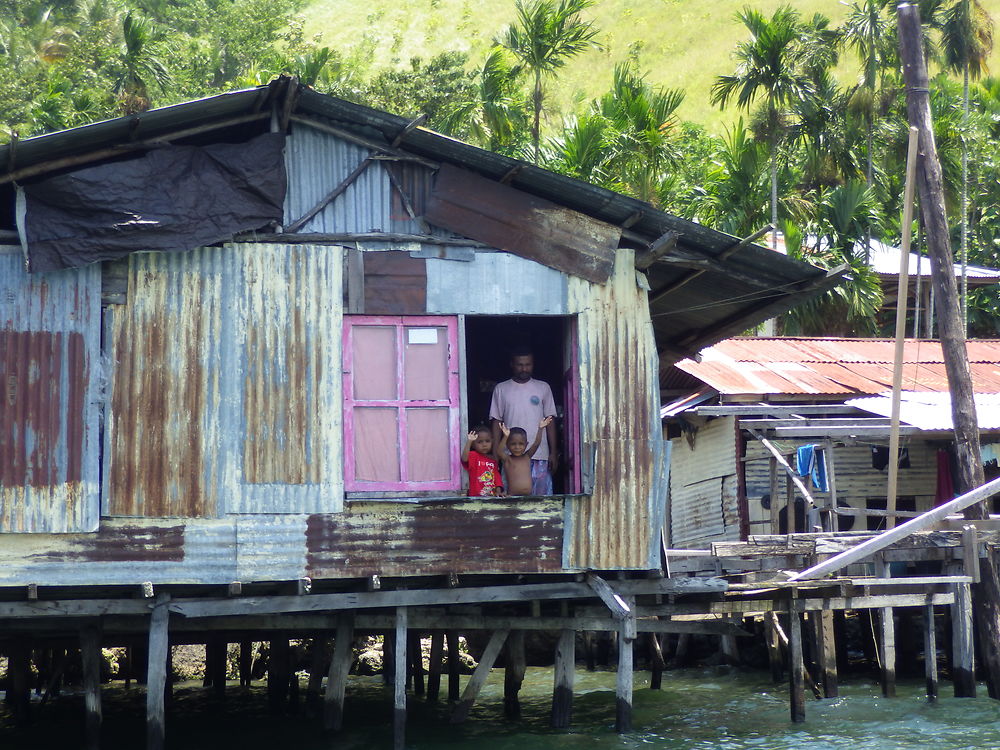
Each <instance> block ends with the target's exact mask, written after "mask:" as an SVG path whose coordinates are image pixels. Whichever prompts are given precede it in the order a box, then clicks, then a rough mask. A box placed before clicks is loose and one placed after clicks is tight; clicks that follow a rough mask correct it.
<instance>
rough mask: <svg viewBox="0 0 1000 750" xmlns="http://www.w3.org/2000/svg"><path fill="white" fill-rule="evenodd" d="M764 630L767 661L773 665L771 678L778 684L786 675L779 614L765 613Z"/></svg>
mask: <svg viewBox="0 0 1000 750" xmlns="http://www.w3.org/2000/svg"><path fill="white" fill-rule="evenodd" d="M764 631H765V635H766V637H767V661H768V664H769V665H770V667H771V679H772V680H773V681H774V683H775V684H777V683H779V682H781V681H782V679H783V678H784V676H785V660H784V659H783V658H782V656H781V636H779V635H778V616H777V615H776V614H775V613H774V612H768V613H766V614H765V615H764Z"/></svg>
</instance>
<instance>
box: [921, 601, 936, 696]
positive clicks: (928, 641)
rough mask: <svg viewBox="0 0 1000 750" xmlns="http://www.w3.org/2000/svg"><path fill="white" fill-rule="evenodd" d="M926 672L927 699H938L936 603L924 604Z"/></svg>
mask: <svg viewBox="0 0 1000 750" xmlns="http://www.w3.org/2000/svg"><path fill="white" fill-rule="evenodd" d="M924 674H925V676H926V679H927V701H928V702H929V703H936V702H937V699H938V668H937V632H936V631H935V630H934V605H933V604H926V605H924Z"/></svg>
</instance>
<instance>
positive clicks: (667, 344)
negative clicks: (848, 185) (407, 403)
mask: <svg viewBox="0 0 1000 750" xmlns="http://www.w3.org/2000/svg"><path fill="white" fill-rule="evenodd" d="M288 96H292V97H294V98H295V101H294V102H293V107H292V109H291V114H292V116H293V117H294V118H295V119H294V122H293V123H292V138H291V143H290V146H289V149H290V150H289V153H290V159H291V162H290V166H293V168H295V169H297V168H302V169H304V170H307V171H310V172H312V174H310V175H305V174H303V175H298V174H292V175H290V183H289V184H290V200H291V203H290V204H289V207H288V213H289V214H290V215H291V214H295V213H296V209H298V208H301V207H302V205H304V204H305V203H307V202H308V200H309V197H311V196H314V195H315V194H316V190H317V189H319V188H320V187H321V186H320V185H319V183H318V182H317V180H318V178H317V175H318V174H321V173H325V178H324V179H325V180H326V181H325V182H324V184H323V186H322V187H325V189H326V191H330V190H332V189H333V188H334V187H335V184H331V182H330V180H331V179H335V175H334V173H333V172H332V171H329V170H330V169H331V167H330V166H329V165H327V164H325V162H324V161H323V160H322V159H313V157H319V156H320V154H319V152H320V151H322V150H324V149H326V148H331V149H334V150H337V149H338V148H339V149H340V150H341V151H343V150H344V149H346V146H343V145H341V146H339V147H338V146H336V145H330V146H321V145H318V144H311V145H310V144H308V143H305V141H306V140H308V139H310V138H311V137H315V135H316V134H315V133H313V134H312V136H310V135H304V136H303V138H302V139H299V140H298V141H297V140H296V139H297V136H298V135H300V134H301V132H302V131H303V130H309V128H308V127H303V125H302V123H303V118H307V119H309V120H310V121H314V122H318V123H320V125H322V126H324V127H326V128H328V129H332V130H335V131H337V132H341V133H343V134H345V137H344V140H351V139H353V140H355V141H358V142H359V143H360V142H364V143H367V144H374V146H375V147H377V148H389V149H392V148H393V146H395V150H396V151H397V152H400V153H403V154H404V156H406V157H407V158H409V157H418V158H424V159H430V160H433V162H436V163H450V164H453V165H457V166H461V167H463V168H465V169H469V170H472V171H475V172H478V173H479V174H480V175H483V176H485V177H487V178H489V179H492V180H497V181H501V180H503V181H505V182H506V183H507V184H509V185H511V186H512V187H515V188H517V189H518V190H521V191H523V192H525V193H527V194H530V195H534V196H538V197H541V198H545V199H546V200H549V201H552V202H554V203H556V204H559V205H560V206H564V207H566V208H569V209H572V210H573V211H578V212H580V213H582V214H585V215H587V216H591V217H593V218H596V219H599V220H600V221H603V222H606V223H609V224H613V225H616V226H619V227H621V226H623V225H627V226H628V232H627V233H626V234H628V236H629V237H630V238H631V239H629V240H628V242H630V243H632V244H633V245H635V246H637V247H640V248H641V247H643V246H644V245H645V244H647V243H651V242H653V241H654V240H655V239H656V238H658V237H660V236H661V235H663V234H664V233H666V232H667V231H676V232H679V233H680V235H681V238H680V241H679V244H678V253H675V254H671V255H670V256H668V257H667V258H664V259H661V260H660V261H659V262H657V263H655V264H654V265H653V266H652V267H651V268H650V269H649V270H648V272H647V276H648V278H649V285H650V288H651V290H652V291H651V296H650V309H651V311H652V313H653V325H654V331H655V335H656V340H657V343H658V345H659V347H660V349H661V351H665V352H667V353H668V357H669V358H670V360H671V361H673V359H675V358H678V357H679V356H683V354H684V353H690V352H694V351H697V350H698V349H699V348H701V347H703V346H705V345H707V344H710V343H713V342H715V341H717V340H719V339H720V338H723V337H725V336H729V335H733V334H736V333H738V332H740V331H743V330H746V329H747V328H749V327H751V326H753V325H756V324H757V323H760V322H762V321H764V320H767V319H768V318H770V317H773V316H774V315H775V314H778V313H780V312H783V311H785V310H787V309H788V308H790V307H792V306H794V305H795V304H798V303H800V302H802V301H805V300H806V299H808V298H809V297H810V296H812V295H814V294H817V293H819V292H820V291H822V290H824V289H826V288H829V287H831V286H834V285H836V284H837V283H839V280H840V272H838V273H833V274H831V273H828V272H826V271H824V270H822V269H819V268H815V267H813V266H808V265H806V264H804V263H801V262H798V261H795V260H792V259H791V258H786V257H784V256H781V255H779V254H776V253H774V252H772V251H770V250H767V249H766V248H763V247H760V246H758V245H753V244H747V245H742V244H740V243H739V240H738V239H737V238H735V237H732V236H730V235H727V234H724V233H722V232H718V231H716V230H714V229H711V228H709V227H706V226H702V225H699V224H696V223H694V222H691V221H687V220H685V219H682V218H680V217H678V216H674V215H672V214H668V213H666V212H664V211H660V210H658V209H656V208H655V207H653V206H651V205H650V204H648V203H644V202H643V201H640V200H637V199H634V198H629V197H627V196H624V195H620V194H618V193H614V192H612V191H609V190H606V189H604V188H600V187H597V186H596V185H591V184H589V183H586V182H583V181H581V180H577V179H574V178H571V177H567V176H565V175H561V174H556V173H554V172H550V171H548V170H545V169H542V168H540V167H536V166H534V165H532V164H528V163H526V162H522V161H518V160H515V159H511V158H508V157H505V156H501V155H499V154H495V153H492V152H489V151H484V150H482V149H480V148H477V147H475V146H472V145H469V144H466V143H462V142H460V141H456V140H454V139H452V138H448V137H446V136H443V135H441V134H439V133H435V132H432V131H430V130H426V129H424V128H414V129H411V130H407V125H408V122H409V121H408V120H407V119H406V118H403V117H398V116H396V115H391V114H388V113H386V112H380V111H378V110H375V109H371V108H369V107H364V106H361V105H358V104H354V103H352V102H348V101H344V100H341V99H336V98H334V97H331V96H328V95H326V94H320V93H318V92H316V91H313V90H311V89H309V88H308V87H304V86H299V87H293V86H291V85H290V79H287V78H282V79H278V80H275V81H273V82H272V83H271V84H269V85H267V86H262V87H258V88H255V89H248V90H244V91H236V92H231V93H227V94H220V95H217V96H212V97H208V98H205V99H200V100H197V101H192V102H186V103H183V104H177V105H173V106H170V107H164V108H161V109H156V110H150V111H149V112H144V113H141V114H137V115H131V116H128V117H122V118H119V119H116V120H108V121H105V122H100V123H95V124H92V125H87V126H84V127H80V128H73V129H70V130H65V131H61V132H58V133H50V134H47V135H43V136H38V137H36V138H29V139H26V140H24V141H21V142H19V143H18V144H17V146H16V149H15V148H13V147H12V146H10V145H5V146H0V164H3V165H5V167H4V169H5V171H4V172H0V217H4V216H6V218H7V219H8V220H9V219H10V217H11V216H12V215H13V214H12V208H11V207H12V205H13V192H12V190H11V188H10V184H9V182H10V180H11V179H18V180H20V181H22V182H23V181H25V180H30V179H31V178H32V177H34V176H40V175H43V174H46V173H50V172H52V171H53V170H57V169H61V170H63V171H65V170H66V169H68V168H72V166H73V165H78V164H83V163H87V162H92V161H95V160H102V159H103V160H106V159H113V158H120V157H122V156H127V155H129V154H131V153H137V152H140V151H141V150H143V149H148V148H152V147H154V146H155V145H158V144H159V143H160V142H162V139H164V138H168V137H170V138H173V137H175V136H176V135H177V134H178V133H181V132H183V133H185V134H186V136H185V137H184V138H182V139H181V140H180V141H178V142H183V143H202V142H211V141H213V140H219V139H221V138H225V139H227V140H233V139H239V138H245V137H249V136H250V135H252V134H254V133H256V132H262V131H264V130H267V129H268V127H269V117H268V115H269V112H270V111H271V106H272V105H275V106H276V107H277V109H278V111H282V110H283V109H284V108H285V104H286V97H288ZM213 128H215V129H214V130H213ZM360 150H361V151H363V150H365V149H360ZM88 155H89V156H88ZM60 159H63V160H66V159H68V160H69V161H57V160H60ZM342 167H343V165H337V169H341V168H342ZM352 167H353V165H352ZM24 170H28V171H24ZM368 173H370V174H368ZM366 174H368V176H367V177H365V178H364V179H363V180H362V182H361V183H360V184H359V186H358V187H357V190H358V191H359V192H358V197H357V198H355V199H348V200H347V201H346V204H345V205H344V206H343V207H341V205H340V204H341V201H338V206H337V207H336V208H334V207H328V208H327V209H326V210H325V211H324V212H321V214H320V216H319V217H318V218H316V219H314V220H313V222H312V223H311V225H310V228H313V229H315V228H318V227H320V226H329V222H330V221H331V220H334V223H337V224H338V226H337V230H336V231H345V230H344V228H343V227H344V226H355V227H358V226H363V225H364V223H365V221H364V220H365V219H368V218H377V219H378V220H379V221H378V224H379V225H380V226H381V227H382V228H383V229H384V230H386V231H389V230H390V229H391V230H396V231H398V229H399V228H400V227H401V226H405V225H407V224H409V223H410V222H409V221H408V220H407V219H404V218H401V217H400V215H399V211H393V210H392V209H391V208H390V211H389V213H390V216H391V218H392V221H391V222H390V225H389V226H387V225H386V222H385V221H384V220H383V219H384V217H385V213H386V211H385V207H384V206H381V204H379V206H378V207H377V210H376V213H377V214H380V216H377V217H371V216H368V215H366V216H362V215H360V214H359V213H358V211H357V210H355V209H357V208H358V207H359V205H360V204H359V203H358V201H359V200H360V199H361V195H362V194H364V195H365V196H368V197H371V196H370V190H368V188H374V187H376V183H380V182H381V176H380V175H383V174H384V168H383V167H381V165H378V164H374V165H371V166H370V167H369V168H368V169H367V170H366ZM415 176H416V175H414V174H410V175H406V174H403V175H402V178H403V179H401V180H400V181H401V182H402V183H403V184H404V185H406V186H407V187H411V185H410V183H411V182H412V180H410V179H408V178H413V177H415ZM419 177H420V179H422V180H424V182H423V183H422V184H424V185H425V187H426V184H427V183H426V180H427V179H428V174H423V175H422V176H419ZM418 181H419V180H418ZM382 195H383V196H384V195H385V193H382ZM413 198H414V202H415V203H418V202H419V198H420V196H413ZM293 204H294V205H293ZM338 211H343V212H346V213H345V214H344V216H343V219H344V223H343V224H340V223H338V222H337V221H336V219H337V217H336V213H337V212H338ZM297 215H299V216H300V215H301V214H297ZM364 228H365V229H368V228H371V227H364ZM348 231H349V230H348ZM737 246H738V249H737V250H736V251H734V252H732V253H731V254H729V253H728V252H727V251H732V250H733V248H734V247H737ZM675 352H678V353H679V354H675Z"/></svg>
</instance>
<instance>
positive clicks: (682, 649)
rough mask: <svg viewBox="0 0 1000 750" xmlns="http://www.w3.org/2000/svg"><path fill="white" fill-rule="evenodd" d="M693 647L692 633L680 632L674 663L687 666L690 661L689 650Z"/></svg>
mask: <svg viewBox="0 0 1000 750" xmlns="http://www.w3.org/2000/svg"><path fill="white" fill-rule="evenodd" d="M690 648H691V634H690V633H678V635H677V649H676V650H675V651H674V663H675V664H676V665H677V666H678V667H685V666H687V663H688V651H689V650H690Z"/></svg>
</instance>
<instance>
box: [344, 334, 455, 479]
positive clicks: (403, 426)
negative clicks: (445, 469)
mask: <svg viewBox="0 0 1000 750" xmlns="http://www.w3.org/2000/svg"><path fill="white" fill-rule="evenodd" d="M359 326H383V327H387V326H392V327H395V329H396V398H395V399H394V400H391V401H367V400H358V399H355V398H354V397H353V395H352V394H353V393H354V346H353V344H354V342H353V331H354V328H355V327H359ZM419 327H427V328H432V327H433V328H446V329H447V331H448V334H447V335H448V400H447V401H445V400H435V401H427V400H423V401H413V400H407V399H405V398H403V394H404V393H405V391H404V383H403V377H404V372H405V370H404V362H403V353H404V351H405V345H404V340H403V337H404V329H405V328H419ZM343 345H344V350H343V351H344V355H343V356H344V366H343V378H344V380H343V383H344V489H345V490H347V491H348V492H358V491H368V490H370V491H373V492H391V491H399V490H414V491H420V490H458V489H461V481H462V466H461V462H460V460H459V446H458V439H459V429H458V428H459V423H460V420H459V417H460V414H459V412H460V409H461V399H460V395H459V372H458V318H456V317H454V316H437V315H424V316H405V315H404V316H401V317H400V316H388V315H345V316H344V328H343ZM365 406H375V407H382V408H393V407H394V408H396V410H397V414H398V421H397V425H398V427H399V436H398V437H399V440H398V445H399V476H400V481H398V482H367V481H359V480H357V479H355V476H354V471H355V468H354V467H355V461H354V459H355V456H354V432H355V427H354V409H355V407H365ZM421 407H424V408H436V409H440V408H447V409H448V432H449V434H450V436H451V439H452V444H451V445H449V458H448V466H449V475H450V476H449V477H448V479H446V480H437V481H410V480H408V479H406V472H407V469H408V462H407V458H408V456H407V453H408V446H407V442H408V441H407V419H406V410H407V409H419V408H421Z"/></svg>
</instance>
